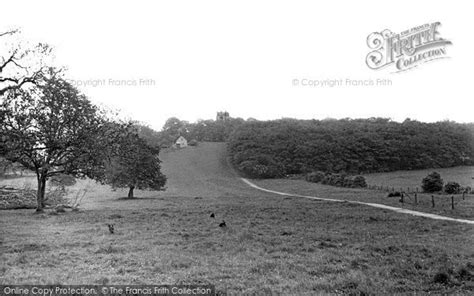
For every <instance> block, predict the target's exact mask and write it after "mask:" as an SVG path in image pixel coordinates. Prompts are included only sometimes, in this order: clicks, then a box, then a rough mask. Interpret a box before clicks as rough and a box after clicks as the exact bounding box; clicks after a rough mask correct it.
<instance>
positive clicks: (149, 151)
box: [105, 126, 166, 198]
mask: <svg viewBox="0 0 474 296" xmlns="http://www.w3.org/2000/svg"><path fill="white" fill-rule="evenodd" d="M122 130H123V128H122ZM138 132H139V131H138V130H137V129H136V127H132V126H130V127H129V128H128V129H127V130H126V131H125V132H122V135H121V139H120V140H119V141H118V142H117V143H116V144H115V146H116V149H114V151H112V153H111V154H109V155H112V156H111V157H110V158H109V161H108V165H107V168H106V178H105V183H108V184H110V185H111V186H112V187H113V188H128V189H129V192H128V197H129V198H134V189H142V190H163V186H164V185H165V183H166V177H165V175H163V174H162V173H161V165H160V163H161V161H160V159H159V158H158V154H159V152H160V150H159V147H158V146H153V145H150V144H149V143H147V141H146V140H145V139H143V138H141V137H140V136H139V133H138Z"/></svg>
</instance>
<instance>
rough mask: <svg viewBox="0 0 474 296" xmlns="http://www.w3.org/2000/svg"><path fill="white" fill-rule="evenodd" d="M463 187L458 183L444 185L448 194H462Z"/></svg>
mask: <svg viewBox="0 0 474 296" xmlns="http://www.w3.org/2000/svg"><path fill="white" fill-rule="evenodd" d="M461 189H462V188H461V185H459V183H457V182H448V183H446V185H444V192H446V193H447V194H457V193H460V192H461Z"/></svg>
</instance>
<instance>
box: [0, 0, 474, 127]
mask: <svg viewBox="0 0 474 296" xmlns="http://www.w3.org/2000/svg"><path fill="white" fill-rule="evenodd" d="M458 2H461V1H456V2H455V1H452V2H450V3H449V2H446V1H432V0H430V1H386V2H385V3H386V4H382V2H381V1H295V0H291V1H290V0H289V1H275V0H273V1H256V0H253V1H241V0H240V1H223V0H216V1H196V0H192V1H136V0H134V1H75V2H73V1H18V0H15V1H5V2H3V3H2V6H1V8H2V17H1V19H0V30H1V31H3V30H5V29H8V28H15V27H19V28H21V29H22V31H23V34H24V36H25V37H26V38H29V39H32V40H35V41H42V42H47V43H49V44H50V45H52V46H53V47H54V48H55V56H56V62H57V63H58V64H61V65H64V66H66V67H67V68H68V72H67V75H68V77H69V78H70V79H73V82H74V83H76V84H77V85H78V87H79V88H80V89H81V90H82V91H83V92H84V93H85V94H86V95H87V96H88V97H89V98H90V99H91V100H92V101H94V102H96V103H99V104H105V105H107V106H110V107H112V108H116V109H121V110H122V112H123V114H124V115H125V116H128V117H131V118H133V119H136V120H140V121H143V122H146V123H148V124H149V125H150V126H152V127H153V128H156V129H160V128H161V127H162V125H163V123H164V122H165V120H166V119H167V118H169V117H171V116H177V117H178V118H180V119H184V120H189V121H195V120H197V119H208V118H214V117H215V113H216V111H221V110H222V111H224V110H227V111H228V112H230V115H231V116H233V117H242V118H245V119H246V118H248V117H254V118H257V119H262V120H265V119H276V118H281V117H295V118H305V119H309V118H317V119H323V118H327V117H332V118H343V117H353V118H360V117H373V116H378V117H390V118H392V119H394V120H398V121H400V120H403V119H405V118H407V117H410V118H412V119H418V120H421V121H430V122H431V121H438V120H445V119H450V120H455V121H458V122H471V121H473V120H472V117H473V114H474V113H473V108H472V106H473V104H472V100H473V91H472V89H473V82H472V77H473V75H472V71H473V70H474V62H473V55H474V53H473V50H472V49H473V48H474V41H473V37H472V27H473V24H472V18H471V14H472V9H471V5H470V3H469V1H464V2H463V3H464V4H461V3H458ZM72 3H75V4H72ZM448 3H449V4H448ZM438 21H439V22H441V24H442V25H441V27H440V28H439V33H440V35H441V37H442V38H445V39H448V40H450V41H452V43H453V44H452V45H451V46H448V47H447V48H446V49H447V55H448V56H449V57H450V58H447V59H440V60H436V61H433V62H430V63H426V64H423V65H420V66H419V67H416V68H415V69H413V70H411V71H405V72H400V73H392V72H393V71H390V70H388V69H383V70H379V71H374V70H371V69H369V68H368V67H367V65H366V63H365V58H366V55H367V54H368V53H369V51H370V50H369V48H368V46H367V42H366V39H367V36H368V35H369V34H370V33H372V32H375V31H382V30H384V29H390V30H391V31H393V32H396V33H399V32H402V31H405V30H408V29H410V28H413V27H416V26H419V25H423V24H425V23H432V22H438ZM327 79H332V80H334V79H342V80H343V84H342V85H340V86H337V85H336V86H333V87H329V86H325V87H311V86H303V85H301V84H302V83H303V81H309V80H327ZM347 79H349V80H351V81H352V80H364V81H374V82H376V81H377V79H381V80H380V81H385V82H387V85H380V86H371V85H368V86H347V85H346V83H347ZM383 79H385V80H383ZM122 80H124V81H122ZM295 81H296V82H295ZM124 83H126V84H130V85H128V86H127V85H124ZM366 83H367V82H366ZM81 84H89V85H81ZM294 84H298V85H294Z"/></svg>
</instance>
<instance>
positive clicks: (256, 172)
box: [238, 156, 284, 178]
mask: <svg viewBox="0 0 474 296" xmlns="http://www.w3.org/2000/svg"><path fill="white" fill-rule="evenodd" d="M238 169H239V170H240V171H241V172H243V173H244V174H245V175H247V176H249V177H251V178H278V177H282V176H283V175H284V173H283V170H282V169H281V167H280V166H279V165H278V164H277V163H276V162H275V161H274V160H273V159H271V158H269V157H266V156H259V157H256V158H255V159H251V160H246V161H243V162H241V163H240V164H239V166H238Z"/></svg>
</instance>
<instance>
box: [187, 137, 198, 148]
mask: <svg viewBox="0 0 474 296" xmlns="http://www.w3.org/2000/svg"><path fill="white" fill-rule="evenodd" d="M188 145H189V146H197V145H198V141H196V140H194V139H193V140H191V141H189V142H188Z"/></svg>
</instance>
